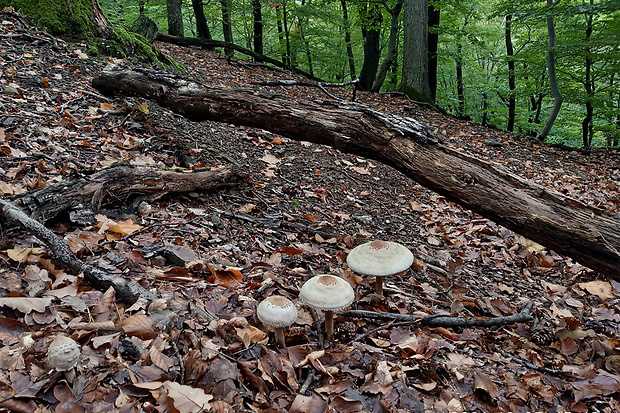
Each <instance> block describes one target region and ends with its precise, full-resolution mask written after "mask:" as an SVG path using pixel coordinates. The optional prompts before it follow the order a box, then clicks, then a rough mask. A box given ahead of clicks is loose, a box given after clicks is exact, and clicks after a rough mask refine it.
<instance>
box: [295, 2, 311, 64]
mask: <svg viewBox="0 0 620 413" xmlns="http://www.w3.org/2000/svg"><path fill="white" fill-rule="evenodd" d="M302 3H303V2H302ZM298 22H299V37H301V41H302V42H303V44H304V51H305V52H306V59H307V60H308V72H309V73H311V74H312V76H314V70H313V68H312V52H311V51H310V42H309V41H308V40H306V36H305V35H304V22H303V20H302V19H301V18H300V19H299V21H298Z"/></svg>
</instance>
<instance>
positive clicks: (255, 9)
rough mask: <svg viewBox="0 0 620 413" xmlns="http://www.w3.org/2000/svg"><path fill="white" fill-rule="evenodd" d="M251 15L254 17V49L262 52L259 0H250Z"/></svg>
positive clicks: (261, 22) (261, 18) (261, 24)
mask: <svg viewBox="0 0 620 413" xmlns="http://www.w3.org/2000/svg"><path fill="white" fill-rule="evenodd" d="M252 15H253V17H254V39H253V41H254V51H255V52H256V53H258V54H263V13H262V5H261V0H252Z"/></svg>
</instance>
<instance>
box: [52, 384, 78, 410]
mask: <svg viewBox="0 0 620 413" xmlns="http://www.w3.org/2000/svg"><path fill="white" fill-rule="evenodd" d="M54 397H56V399H57V400H58V401H59V402H60V403H59V404H58V406H56V410H54V412H55V413H83V412H85V411H86V409H84V407H82V406H81V405H80V404H79V402H78V401H77V399H76V398H75V396H74V395H73V392H72V391H71V388H70V387H69V386H68V385H67V384H66V383H62V384H58V385H57V386H56V387H54Z"/></svg>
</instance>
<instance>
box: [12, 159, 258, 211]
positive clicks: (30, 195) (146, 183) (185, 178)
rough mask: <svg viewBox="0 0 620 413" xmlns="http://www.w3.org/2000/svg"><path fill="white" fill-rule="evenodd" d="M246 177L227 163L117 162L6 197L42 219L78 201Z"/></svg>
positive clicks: (93, 202) (96, 203) (95, 204)
mask: <svg viewBox="0 0 620 413" xmlns="http://www.w3.org/2000/svg"><path fill="white" fill-rule="evenodd" d="M245 179H246V178H245V176H243V175H242V174H241V173H240V172H239V171H237V170H235V169H232V168H230V167H224V168H218V169H213V170H210V171H199V172H194V173H192V172H175V171H166V170H160V169H153V168H146V167H131V166H127V165H117V166H113V167H110V168H108V169H104V170H102V171H99V172H97V173H95V174H93V175H90V176H86V177H83V178H79V179H74V180H71V181H67V182H60V183H58V184H55V185H51V186H48V187H45V188H41V189H38V190H35V191H29V192H26V193H23V194H19V195H14V196H12V197H10V198H8V200H9V201H10V202H12V203H13V204H15V205H16V206H19V207H21V208H24V209H26V210H27V211H28V212H29V213H30V216H31V217H32V218H34V219H36V220H39V221H41V222H43V223H45V222H47V221H49V220H51V219H54V218H55V217H57V216H58V215H59V214H61V213H62V212H64V211H67V210H69V209H72V208H74V207H76V206H77V205H79V204H83V205H90V206H91V207H92V208H93V209H94V210H96V209H99V208H100V207H101V206H102V205H103V204H104V203H106V202H110V201H119V200H120V201H126V200H127V199H128V198H129V197H131V196H135V195H141V196H144V197H149V196H150V197H156V198H158V197H161V196H163V195H165V194H167V193H175V192H177V193H178V192H188V191H197V190H208V189H214V188H222V187H228V186H234V185H238V184H239V183H240V182H242V181H243V180H245Z"/></svg>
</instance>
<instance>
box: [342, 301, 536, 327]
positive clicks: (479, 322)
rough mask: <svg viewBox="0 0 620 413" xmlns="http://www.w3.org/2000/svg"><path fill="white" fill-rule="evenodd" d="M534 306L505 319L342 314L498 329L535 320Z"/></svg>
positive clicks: (394, 314) (528, 305) (373, 313)
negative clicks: (532, 313)
mask: <svg viewBox="0 0 620 413" xmlns="http://www.w3.org/2000/svg"><path fill="white" fill-rule="evenodd" d="M532 306H533V304H532V303H531V302H528V303H527V304H526V305H525V306H524V307H523V309H522V310H521V312H519V313H518V314H513V315H509V316H504V317H493V318H463V317H452V316H447V315H442V314H436V315H418V314H399V313H378V312H374V311H365V310H352V311H347V312H345V313H342V314H341V315H342V316H344V317H353V318H370V319H376V320H397V321H417V322H419V323H420V324H423V325H426V326H430V327H496V326H504V325H508V324H514V323H527V322H530V321H532V320H533V319H534V317H532V315H531V314H530V312H531V311H532Z"/></svg>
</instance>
